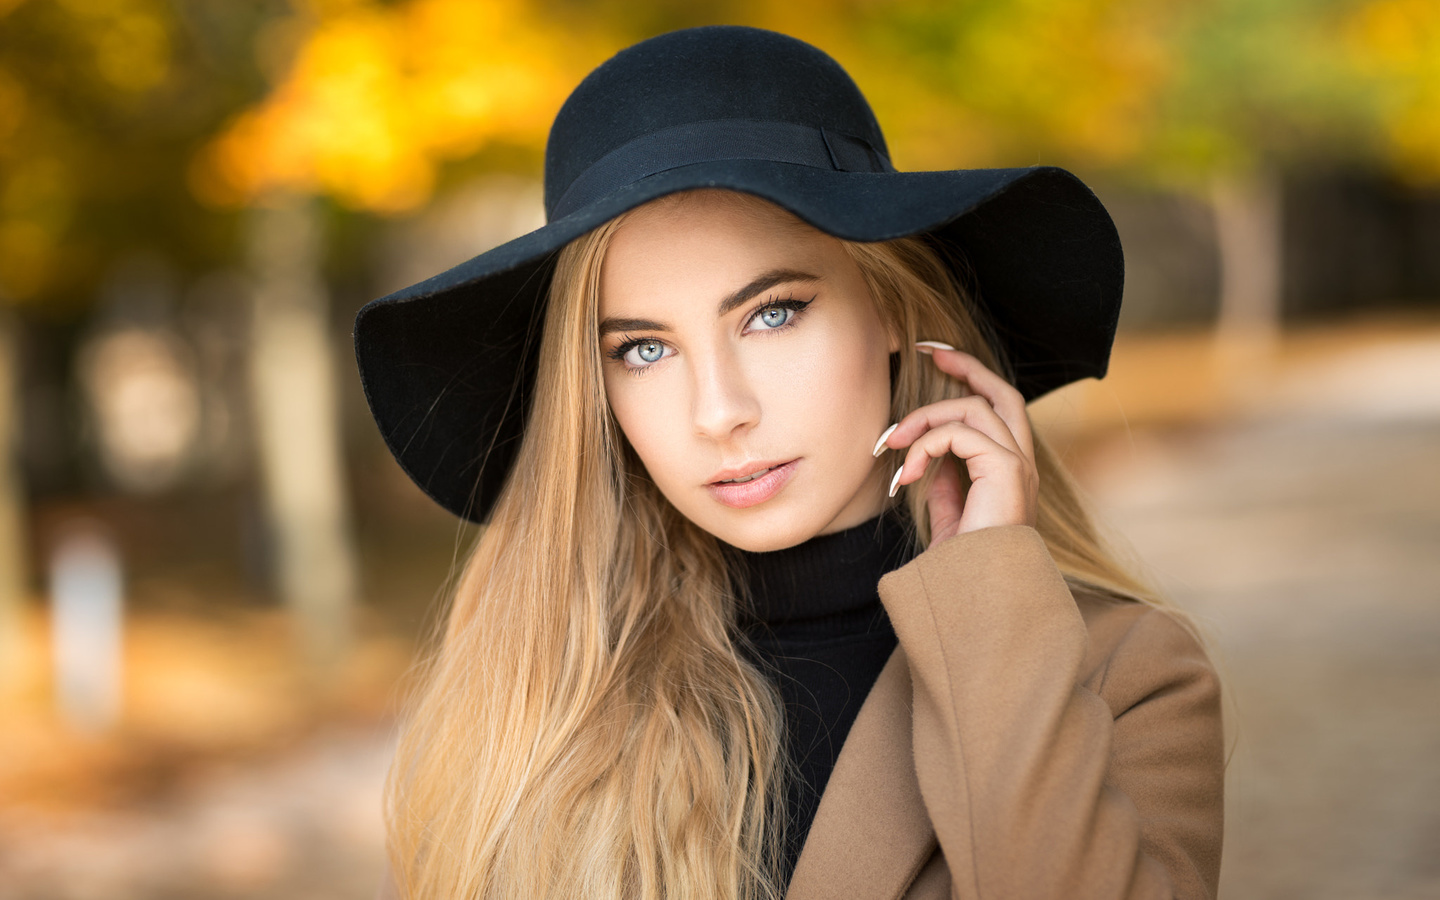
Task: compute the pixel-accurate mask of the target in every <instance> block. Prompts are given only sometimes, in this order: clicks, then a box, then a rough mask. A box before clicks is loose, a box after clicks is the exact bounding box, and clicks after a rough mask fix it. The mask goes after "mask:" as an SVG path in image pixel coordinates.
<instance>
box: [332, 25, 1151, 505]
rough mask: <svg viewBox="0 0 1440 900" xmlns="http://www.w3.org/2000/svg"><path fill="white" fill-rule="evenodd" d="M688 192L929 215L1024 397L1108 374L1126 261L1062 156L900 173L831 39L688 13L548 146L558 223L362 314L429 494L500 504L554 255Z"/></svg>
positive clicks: (838, 233)
mask: <svg viewBox="0 0 1440 900" xmlns="http://www.w3.org/2000/svg"><path fill="white" fill-rule="evenodd" d="M694 188H726V189H730V190H736V191H744V192H746V193H750V194H754V195H756V196H759V197H763V198H765V199H767V200H770V201H772V202H774V203H776V204H778V205H779V206H781V207H784V208H785V209H787V210H789V211H790V212H792V213H794V214H795V215H796V216H798V217H800V218H801V219H803V220H804V221H806V222H808V223H810V224H811V225H813V226H814V227H816V228H818V229H820V230H821V231H824V232H826V233H828V234H830V235H833V236H835V237H838V238H844V239H846V240H852V241H883V240H888V239H892V238H898V237H904V236H907V235H914V234H921V233H925V234H929V235H932V236H934V237H935V238H936V239H937V240H939V241H940V242H941V243H942V245H945V246H949V247H953V248H958V253H956V254H954V255H953V264H954V265H956V266H958V267H963V268H965V269H966V270H968V271H965V272H964V273H963V274H964V278H963V280H964V281H965V283H967V284H968V285H969V286H970V288H971V290H972V292H973V293H974V294H975V295H976V300H977V302H978V303H979V305H980V307H981V310H980V311H981V313H982V315H983V316H984V317H986V318H988V320H989V324H990V326H991V328H992V329H993V331H994V334H995V336H996V339H997V340H998V341H999V343H1000V344H1001V347H999V348H998V349H999V350H1000V351H1001V353H1002V354H1003V355H1004V356H1005V357H1006V358H1007V359H1008V360H1009V362H1010V365H1011V368H1012V370H1013V373H1014V377H1015V381H1016V386H1017V387H1018V388H1019V389H1020V391H1021V392H1022V393H1023V394H1024V395H1025V398H1026V399H1027V400H1030V399H1033V398H1035V397H1038V396H1040V395H1041V394H1044V393H1046V392H1048V391H1050V390H1053V389H1054V388H1057V387H1060V386H1061V385H1064V384H1068V383H1069V382H1072V381H1075V380H1077V379H1080V378H1084V377H1087V376H1093V377H1096V378H1098V377H1101V376H1103V375H1104V374H1105V369H1106V366H1107V363H1108V360H1109V357H1110V346H1111V343H1112V342H1113V340H1114V336H1115V325H1116V320H1117V318H1118V316H1119V312H1120V296H1121V289H1122V285H1123V281H1124V263H1123V258H1122V256H1121V251H1120V239H1119V236H1118V235H1117V234H1116V232H1115V226H1114V224H1113V223H1112V222H1111V220H1110V216H1109V215H1108V214H1107V213H1106V212H1105V208H1104V207H1103V206H1101V204H1100V201H1099V200H1098V199H1096V197H1095V195H1094V194H1093V193H1092V192H1091V191H1090V190H1089V189H1088V188H1087V187H1085V185H1084V184H1083V183H1081V181H1080V180H1079V179H1078V178H1076V177H1075V176H1074V175H1071V174H1070V173H1069V172H1066V171H1064V170H1062V169H1057V168H1053V167H1048V166H1036V167H1031V168H1023V169H959V170H955V171H949V172H897V171H895V168H894V167H893V166H892V165H891V163H890V158H889V153H888V151H887V149H886V145H885V138H884V136H883V135H882V134H881V133H880V126H879V124H878V123H877V122H876V121H875V116H874V114H873V113H872V112H871V111H870V107H869V104H867V103H866V101H865V98H864V96H862V95H861V93H860V90H859V89H858V88H857V87H856V86H855V84H854V82H853V81H851V80H850V77H849V76H848V75H847V74H846V73H845V70H844V69H842V68H841V67H840V65H839V64H838V63H836V62H835V61H834V60H833V59H831V58H830V57H829V56H827V55H826V54H825V53H823V52H821V51H820V50H818V49H816V48H815V47H812V46H810V45H809V44H806V43H804V42H802V41H798V40H796V39H794V38H791V37H787V36H785V35H782V34H777V33H775V32H771V31H763V30H760V29H756V28H744V27H736V26H709V27H704V28H692V29H687V30H684V31H677V32H672V33H670V34H665V35H661V36H659V37H655V38H651V39H650V40H647V41H644V42H642V43H639V44H636V45H635V46H633V47H630V48H629V49H626V50H623V51H621V52H620V53H618V54H616V55H615V56H614V57H613V58H611V59H610V60H609V61H607V62H606V63H604V64H603V65H601V66H600V67H599V68H597V69H596V70H595V71H594V72H591V73H590V75H589V76H587V77H586V78H585V80H584V81H582V82H581V83H580V85H579V86H578V87H577V88H576V89H575V91H574V92H573V93H572V94H571V95H570V97H569V99H567V100H566V101H565V104H564V106H562V107H561V109H560V112H559V114H558V115H556V117H555V123H554V125H553V126H552V127H551V129H550V137H549V141H548V143H547V145H546V148H545V212H546V221H547V224H546V225H545V226H544V227H542V228H539V229H537V230H535V231H532V232H530V233H529V234H527V235H525V236H523V237H520V238H516V239H515V240H513V241H510V242H509V243H507V244H502V245H501V246H499V247H496V248H495V249H493V250H490V251H489V252H487V253H482V254H481V255H479V256H477V257H475V258H473V259H471V260H469V261H468V262H464V263H461V264H460V265H458V266H456V267H454V268H453V269H450V270H449V271H446V272H442V273H440V274H439V275H436V276H435V277H433V278H429V279H426V280H425V281H422V282H420V283H419V284H415V285H411V286H410V287H408V288H405V289H404V290H401V291H397V292H395V293H393V294H390V295H389V296H387V297H382V298H380V299H379V300H375V301H373V302H371V303H369V304H367V305H366V306H365V307H364V308H363V309H361V310H360V313H359V315H358V316H357V317H356V319H355V354H356V357H357V359H358V362H359V367H360V379H361V382H362V384H363V385H364V388H365V396H366V399H367V400H368V401H369V404H370V411H371V412H372V413H373V414H374V416H375V421H376V423H377V424H378V425H379V426H380V432H381V434H382V435H383V436H384V438H385V442H386V444H387V445H388V446H389V448H390V451H391V452H392V453H393V454H394V455H395V458H396V459H397V460H398V461H399V463H400V466H401V467H402V468H403V469H404V470H405V472H406V473H407V474H409V476H410V477H411V478H412V479H414V481H415V483H416V484H417V485H419V486H420V488H421V489H422V490H424V491H425V493H427V494H429V495H430V496H431V497H432V498H434V500H435V501H436V502H438V503H439V504H440V505H441V506H443V507H445V508H446V509H448V510H450V511H451V512H453V513H455V514H456V515H459V516H462V517H464V518H467V519H471V520H473V521H477V522H478V521H483V520H484V518H485V517H486V515H487V513H488V512H489V510H490V507H491V506H492V504H493V503H494V501H495V499H496V498H497V497H498V496H499V493H500V489H501V486H502V485H503V484H504V481H505V477H506V475H507V474H508V473H509V471H510V467H511V465H512V464H513V462H514V458H515V453H516V450H517V449H518V448H519V445H520V437H521V433H522V429H523V427H524V424H525V419H526V416H527V413H528V402H529V398H530V394H531V387H532V386H533V384H534V380H535V368H536V355H537V351H538V349H539V337H540V329H541V322H542V319H543V314H544V309H545V302H546V295H547V291H548V289H549V285H550V278H551V275H552V274H553V271H554V264H555V259H556V253H557V251H558V250H559V249H560V248H561V247H563V246H564V245H565V244H566V243H568V242H570V241H572V240H574V239H575V238H577V237H579V236H581V235H583V234H585V233H586V232H587V231H590V230H592V229H594V228H596V227H597V226H599V225H601V224H603V223H604V222H606V221H607V220H609V219H611V218H614V217H615V216H617V215H619V214H620V213H622V212H625V211H626V210H629V209H633V208H634V207H637V206H639V205H640V204H642V203H645V202H647V201H649V200H653V199H655V198H656V197H660V196H663V195H665V194H671V193H675V192H677V191H684V190H690V189H694ZM957 274H959V273H958V272H957Z"/></svg>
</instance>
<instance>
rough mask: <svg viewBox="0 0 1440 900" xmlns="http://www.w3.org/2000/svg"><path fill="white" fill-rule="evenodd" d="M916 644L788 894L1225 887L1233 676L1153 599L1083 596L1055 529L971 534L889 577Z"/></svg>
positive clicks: (1077, 892) (893, 666) (873, 702)
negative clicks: (1226, 717) (1056, 549)
mask: <svg viewBox="0 0 1440 900" xmlns="http://www.w3.org/2000/svg"><path fill="white" fill-rule="evenodd" d="M880 599H881V601H882V602H883V603H884V605H885V609H886V611H887V612H888V613H889V615H890V619H891V622H892V623H893V624H894V626H895V632H896V634H897V635H898V636H899V638H900V645H899V647H897V648H896V650H895V652H894V654H893V655H892V656H891V658H890V660H889V662H888V663H887V664H886V666H885V668H884V669H883V670H882V671H881V673H880V676H879V679H878V680H877V681H876V683H875V685H874V687H873V688H872V689H871V691H870V693H869V695H868V696H867V697H866V699H865V703H864V705H863V706H862V707H861V708H860V713H859V716H858V717H857V718H856V720H855V724H854V726H853V727H852V728H851V731H850V733H849V735H848V736H847V737H846V739H845V744H844V746H843V747H842V748H841V752H840V756H839V758H838V759H837V760H836V763H835V769H834V772H833V774H832V775H831V777H830V781H829V783H828V784H827V786H826V788H825V793H824V795H823V796H822V797H821V800H820V807H819V810H818V811H817V813H816V815H815V821H814V824H813V825H812V827H811V830H810V834H809V836H808V838H807V840H806V843H805V846H804V848H803V849H802V851H801V854H800V858H799V861H798V862H797V864H796V867H795V874H794V877H793V879H792V881H791V883H790V887H789V891H788V893H787V895H786V896H787V900H839V898H845V900H894V898H906V900H922V898H924V900H931V898H934V900H939V898H952V897H953V898H965V900H972V898H986V900H989V898H1017V900H1028V898H1059V897H1064V898H1086V897H1096V898H1100V897H1117V898H1118V897H1127V898H1139V897H1147V898H1149V897H1177V898H1178V897H1185V898H1202V897H1214V896H1215V891H1216V882H1217V881H1218V879H1219V874H1220V839H1221V832H1222V817H1223V803H1222V796H1223V795H1222V783H1223V767H1224V761H1223V756H1224V752H1223V742H1222V738H1221V724H1220V699H1219V698H1220V685H1219V681H1218V679H1217V678H1216V675H1215V670H1214V669H1213V667H1212V666H1211V665H1210V662H1209V660H1208V659H1207V658H1206V656H1205V653H1204V651H1203V650H1202V649H1201V647H1200V646H1199V644H1197V643H1196V641H1195V640H1194V639H1193V638H1192V637H1191V636H1190V635H1189V633H1188V632H1186V631H1185V630H1184V629H1183V628H1182V627H1180V626H1179V625H1178V624H1177V623H1176V622H1175V620H1174V619H1172V618H1170V617H1169V616H1167V615H1165V614H1164V613H1162V612H1159V611H1157V610H1155V609H1153V608H1151V607H1148V606H1144V605H1142V604H1139V603H1134V602H1129V601H1122V600H1116V599H1111V598H1104V597H1091V596H1088V595H1086V596H1076V595H1072V593H1071V591H1070V590H1069V588H1068V587H1067V586H1066V583H1065V581H1064V580H1063V579H1062V578H1061V576H1060V573H1059V571H1057V570H1056V568H1055V564H1054V562H1053V561H1052V560H1051V558H1050V555H1049V553H1048V552H1047V551H1046V549H1045V545H1044V543H1043V542H1042V541H1041V539H1040V536H1039V534H1038V533H1037V532H1036V531H1035V530H1034V529H1032V528H1028V527H1024V526H1008V527H1003V528H987V529H984V530H981V531H975V532H970V533H968V534H962V535H959V536H957V537H955V538H951V539H950V540H947V541H944V542H942V543H940V544H937V545H935V546H934V547H931V548H930V549H928V550H926V551H925V552H924V553H922V554H921V555H920V556H918V557H916V558H915V559H914V560H913V561H912V562H910V563H909V564H907V565H905V566H904V567H902V568H900V569H898V570H896V571H894V572H891V573H890V574H889V575H887V576H885V577H884V578H883V579H882V580H881V581H880Z"/></svg>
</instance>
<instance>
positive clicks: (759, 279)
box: [600, 269, 820, 337]
mask: <svg viewBox="0 0 1440 900" xmlns="http://www.w3.org/2000/svg"><path fill="white" fill-rule="evenodd" d="M819 280H820V276H818V275H812V274H811V273H809V272H801V271H800V270H799V269H771V270H770V271H768V272H762V273H761V274H759V275H757V276H755V277H754V278H752V279H751V280H750V283H749V284H747V285H745V286H744V287H742V288H740V289H739V290H736V291H734V292H732V293H731V294H729V295H728V296H727V297H725V299H723V300H721V301H720V305H719V306H717V307H716V309H715V316H716V318H721V317H723V316H725V315H726V314H728V313H730V312H731V311H733V310H734V309H735V308H736V307H739V306H743V305H744V304H745V303H746V302H748V301H749V300H751V299H752V298H753V297H754V296H755V295H756V294H760V293H763V292H765V291H768V290H770V289H771V288H773V287H775V286H776V285H780V284H790V283H791V282H797V281H819ZM673 330H674V329H673V328H671V327H670V326H669V325H667V324H665V323H664V322H657V321H655V320H654V319H623V318H616V317H614V316H611V317H610V318H607V319H604V320H603V321H601V322H600V335H601V337H604V336H605V335H607V334H612V333H614V332H617V331H673Z"/></svg>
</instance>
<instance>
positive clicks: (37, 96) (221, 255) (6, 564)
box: [0, 0, 278, 627]
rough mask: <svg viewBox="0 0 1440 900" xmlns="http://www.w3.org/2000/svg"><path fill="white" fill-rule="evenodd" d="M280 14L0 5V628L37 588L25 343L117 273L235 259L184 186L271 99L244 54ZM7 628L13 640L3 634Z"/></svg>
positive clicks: (106, 2) (253, 8) (204, 0)
mask: <svg viewBox="0 0 1440 900" xmlns="http://www.w3.org/2000/svg"><path fill="white" fill-rule="evenodd" d="M277 7H278V0H273V2H272V0H260V2H255V3H249V4H233V3H228V2H224V0H187V2H182V3H171V2H168V0H0V307H8V309H0V330H3V331H4V334H0V345H3V346H4V348H5V349H4V352H0V394H3V395H4V396H3V398H0V447H3V448H4V453H5V455H4V456H3V458H0V582H3V584H0V619H8V621H9V622H13V620H14V615H15V613H16V610H18V605H17V604H18V603H19V602H20V600H19V595H20V594H21V593H22V592H23V589H24V586H25V583H26V579H25V577H24V575H23V568H22V566H21V562H20V561H21V560H23V559H25V557H26V553H25V545H26V538H25V535H24V529H23V527H22V526H23V523H24V521H25V516H24V514H23V507H22V504H21V499H20V497H21V491H20V489H19V488H20V485H19V476H18V473H17V472H16V471H15V464H14V461H13V458H12V456H11V455H10V452H11V450H12V448H13V444H14V443H15V440H16V437H17V434H18V427H19V426H18V420H17V418H16V416H17V415H18V399H17V392H18V391H19V370H18V368H17V366H18V361H19V359H20V356H21V354H20V353H19V352H18V350H17V346H16V342H17V341H18V336H19V335H20V334H23V332H24V329H25V323H26V320H29V319H40V318H43V319H49V320H52V321H54V320H69V321H73V320H75V319H78V318H80V317H82V316H83V315H85V314H86V312H87V310H88V308H89V307H90V305H91V304H92V303H93V302H94V299H95V297H96V296H97V294H98V285H99V284H100V282H101V281H102V280H103V278H104V277H105V273H106V270H107V269H108V268H109V266H110V264H111V262H112V261H113V260H114V259H116V258H117V257H119V256H123V255H125V254H127V253H131V252H133V251H134V250H136V249H146V248H149V249H154V250H163V252H164V254H165V255H166V257H167V258H169V259H171V260H172V261H174V262H176V263H177V264H179V265H181V266H183V267H185V268H187V269H190V270H194V269H201V268H211V267H214V266H215V265H217V264H218V263H220V262H221V261H223V260H224V259H225V258H226V256H227V254H228V253H229V244H230V239H229V227H230V224H229V223H230V220H231V219H233V216H232V215H230V214H227V213H221V212H217V211H214V210H211V209H207V208H206V207H204V206H202V205H200V204H199V203H197V202H196V200H195V199H194V197H193V196H192V195H191V194H190V192H189V191H188V190H187V189H186V187H185V184H184V183H183V180H181V179H179V178H176V177H175V173H177V172H183V171H184V170H185V167H186V165H187V163H188V161H189V160H190V158H191V157H192V156H193V155H194V153H195V151H196V149H197V147H198V146H199V144H200V142H201V141H203V140H204V139H205V137H206V136H207V134H208V133H210V132H212V131H213V129H214V128H215V127H217V125H218V123H219V122H220V121H222V120H223V119H224V118H225V117H226V116H227V115H228V114H229V112H230V110H232V109H233V108H235V107H237V106H238V105H240V104H242V103H244V102H246V101H248V100H249V99H250V98H252V97H253V96H254V95H256V94H257V93H258V92H259V90H260V89H261V87H262V84H261V82H260V80H259V77H258V73H257V72H256V71H255V68H254V66H253V64H252V63H251V59H250V53H249V49H248V48H249V45H250V37H251V35H253V34H254V32H255V30H256V27H257V26H258V23H259V22H261V21H263V20H264V19H265V18H266V17H267V16H270V15H273V14H274V12H275V10H276V9H277ZM0 627H8V625H0Z"/></svg>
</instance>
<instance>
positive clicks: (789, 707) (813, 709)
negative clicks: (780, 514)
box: [731, 513, 913, 881]
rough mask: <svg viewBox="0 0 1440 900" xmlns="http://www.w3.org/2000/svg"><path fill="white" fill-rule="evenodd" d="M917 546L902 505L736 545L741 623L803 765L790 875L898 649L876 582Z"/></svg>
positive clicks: (794, 795) (789, 849)
mask: <svg viewBox="0 0 1440 900" xmlns="http://www.w3.org/2000/svg"><path fill="white" fill-rule="evenodd" d="M912 553H913V551H912V548H911V536H910V533H909V530H908V527H907V523H906V521H905V520H904V519H902V518H900V517H899V516H898V515H897V514H895V513H887V514H885V515H882V516H878V517H876V518H874V519H871V520H870V521H868V522H865V523H864V524H862V525H857V526H855V527H854V528H849V529H846V530H845V531H839V532H836V533H834V534H827V535H821V536H820V537H816V538H812V539H811V540H809V541H806V542H805V543H803V544H799V545H797V546H794V547H790V548H787V549H785V550H776V551H773V552H770V553H751V552H748V551H744V550H735V549H733V548H732V552H731V557H732V563H733V565H734V571H735V573H736V578H737V581H738V586H739V587H740V589H741V590H740V593H741V598H742V600H741V605H740V615H739V625H740V628H741V630H742V631H743V632H744V633H745V634H746V635H747V636H748V637H749V638H750V640H751V641H752V642H753V644H754V651H755V652H754V654H752V658H754V660H755V662H756V663H757V664H758V665H759V667H760V668H761V670H762V671H764V672H765V673H766V674H767V675H769V676H770V677H771V679H772V680H773V681H774V682H775V684H776V687H777V688H778V689H779V691H780V695H781V697H782V698H784V701H785V712H786V724H787V726H788V729H789V735H788V738H789V741H788V748H789V753H790V758H791V760H793V762H794V763H795V766H796V771H797V772H798V779H797V780H796V781H795V782H794V783H792V784H791V787H790V792H789V796H788V797H787V798H786V799H787V803H788V806H789V812H790V827H789V829H788V831H787V841H786V858H785V860H784V866H785V877H786V879H787V881H788V879H789V874H790V873H791V872H792V871H793V870H794V867H795V861H796V859H797V858H798V857H799V855H800V848H801V847H802V846H803V845H804V843H805V838H806V836H807V835H808V834H809V832H810V825H811V823H812V822H813V821H814V819H815V810H816V808H817V807H818V806H819V804H820V795H821V794H822V793H824V791H825V784H826V782H827V781H829V780H830V772H831V770H832V769H834V767H835V758H836V757H837V756H839V754H840V748H841V746H842V745H843V744H844V743H845V736H846V735H847V734H848V733H849V732H850V726H851V725H852V724H854V722H855V716H856V714H857V713H859V711H860V705H861V703H863V702H864V700H865V695H866V694H867V693H869V691H870V688H871V686H872V685H874V683H875V679H876V678H877V677H878V676H879V674H880V670H881V669H882V668H883V667H884V666H885V662H886V660H888V659H889V658H890V654H891V651H893V650H894V649H895V645H896V637H895V631H894V629H892V628H891V626H890V619H889V617H888V616H887V615H886V614H885V608H884V607H883V606H881V605H880V595H879V593H878V591H877V590H876V585H877V584H878V582H879V581H880V576H882V575H884V574H885V573H886V572H889V571H891V570H892V569H897V568H899V567H900V566H902V565H904V564H905V563H906V562H908V561H909V560H910V558H911V555H912ZM746 598H748V605H747V599H746Z"/></svg>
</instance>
